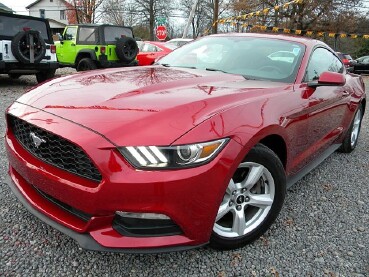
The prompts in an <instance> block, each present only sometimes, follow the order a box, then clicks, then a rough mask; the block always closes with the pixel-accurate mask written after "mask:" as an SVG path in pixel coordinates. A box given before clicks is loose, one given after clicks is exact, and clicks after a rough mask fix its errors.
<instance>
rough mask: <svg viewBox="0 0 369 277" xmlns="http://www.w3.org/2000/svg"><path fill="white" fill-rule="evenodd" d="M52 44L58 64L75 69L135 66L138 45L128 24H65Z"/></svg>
mask: <svg viewBox="0 0 369 277" xmlns="http://www.w3.org/2000/svg"><path fill="white" fill-rule="evenodd" d="M55 44H56V55H57V58H58V62H59V64H60V66H70V67H74V68H76V69H77V71H85V70H92V69H96V68H105V67H120V66H131V65H137V61H136V60H135V58H136V56H137V54H138V47H137V43H136V41H135V40H134V36H133V31H132V28H130V27H123V26H117V25H107V24H104V25H97V24H80V25H71V26H67V27H65V29H64V32H63V35H62V36H60V35H59V41H57V42H55Z"/></svg>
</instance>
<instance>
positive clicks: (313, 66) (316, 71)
mask: <svg viewBox="0 0 369 277" xmlns="http://www.w3.org/2000/svg"><path fill="white" fill-rule="evenodd" d="M343 68H344V66H343V63H342V62H341V61H340V59H338V58H337V57H336V56H335V55H334V54H333V53H332V52H330V51H329V50H327V49H325V48H317V49H315V50H314V52H313V54H312V55H311V57H310V61H309V65H308V67H307V70H306V73H305V82H310V81H314V80H318V79H319V76H320V74H322V73H323V72H324V71H331V72H338V73H342V72H343Z"/></svg>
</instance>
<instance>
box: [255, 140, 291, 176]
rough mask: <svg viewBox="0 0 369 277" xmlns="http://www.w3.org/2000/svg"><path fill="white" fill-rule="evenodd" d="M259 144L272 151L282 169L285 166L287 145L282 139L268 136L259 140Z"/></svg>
mask: <svg viewBox="0 0 369 277" xmlns="http://www.w3.org/2000/svg"><path fill="white" fill-rule="evenodd" d="M259 143H261V144H263V145H265V146H266V147H268V148H269V149H270V150H272V151H273V152H274V153H275V154H276V155H277V156H278V158H279V159H280V161H281V162H282V164H283V167H284V169H286V166H287V145H286V142H285V141H284V139H283V137H281V136H280V135H277V134H273V135H268V136H266V137H264V138H263V139H261V140H260V141H259Z"/></svg>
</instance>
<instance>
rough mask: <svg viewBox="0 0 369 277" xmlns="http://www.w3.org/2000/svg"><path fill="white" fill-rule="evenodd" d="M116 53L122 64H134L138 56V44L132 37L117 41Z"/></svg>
mask: <svg viewBox="0 0 369 277" xmlns="http://www.w3.org/2000/svg"><path fill="white" fill-rule="evenodd" d="M115 52H116V53H117V56H118V58H119V59H120V60H121V61H122V62H126V63H130V62H132V61H133V60H134V59H135V58H136V56H137V54H138V46H137V42H136V41H135V40H134V39H133V38H130V37H123V38H120V39H118V40H117V44H116V48H115Z"/></svg>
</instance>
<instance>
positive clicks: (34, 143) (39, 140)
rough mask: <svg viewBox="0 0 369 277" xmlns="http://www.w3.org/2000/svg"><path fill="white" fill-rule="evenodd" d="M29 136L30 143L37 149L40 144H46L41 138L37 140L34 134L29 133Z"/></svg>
mask: <svg viewBox="0 0 369 277" xmlns="http://www.w3.org/2000/svg"><path fill="white" fill-rule="evenodd" d="M29 135H30V136H31V138H32V141H33V145H34V146H35V147H36V148H39V147H40V145H41V144H42V143H45V142H46V141H45V140H43V139H42V138H39V137H38V136H37V135H36V134H35V133H34V132H31V133H29Z"/></svg>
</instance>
